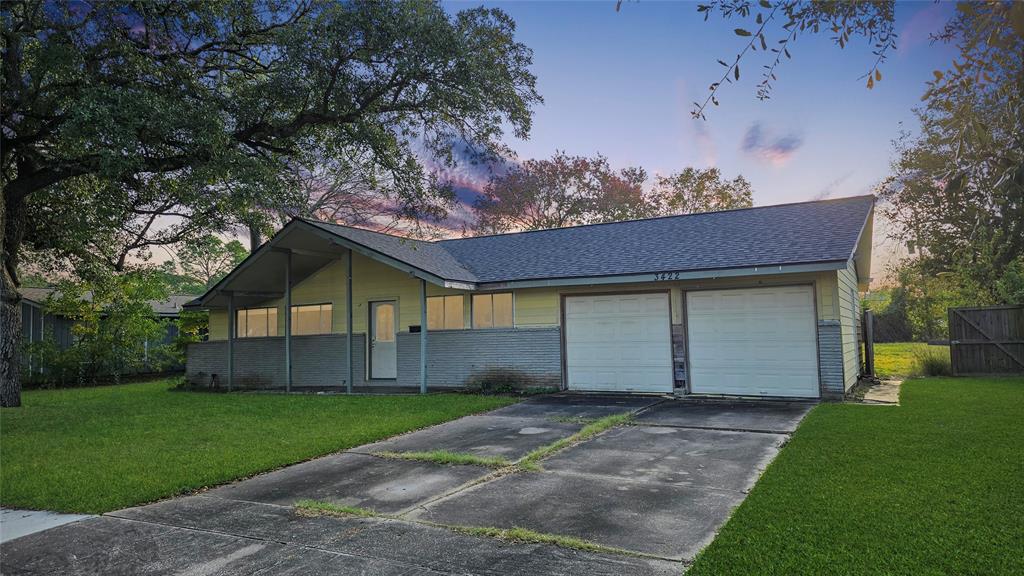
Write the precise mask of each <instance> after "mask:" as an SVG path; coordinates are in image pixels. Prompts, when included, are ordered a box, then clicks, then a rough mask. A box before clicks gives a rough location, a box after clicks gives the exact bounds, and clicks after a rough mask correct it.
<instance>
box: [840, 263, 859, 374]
mask: <svg viewBox="0 0 1024 576" xmlns="http://www.w3.org/2000/svg"><path fill="white" fill-rule="evenodd" d="M836 279H837V280H838V285H837V291H836V292H837V302H838V308H839V323H840V326H841V328H842V335H843V371H844V372H845V376H846V377H845V380H846V387H847V388H849V387H850V386H852V385H853V384H855V383H856V382H857V377H858V376H859V375H860V356H859V354H858V349H859V348H858V347H859V339H858V337H857V336H858V326H859V322H858V320H859V316H860V295H859V293H858V291H857V272H856V270H855V269H854V265H853V260H852V259H851V260H850V262H849V264H848V265H847V267H846V268H845V269H843V270H839V271H838V272H837V273H836Z"/></svg>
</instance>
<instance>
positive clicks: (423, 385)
mask: <svg viewBox="0 0 1024 576" xmlns="http://www.w3.org/2000/svg"><path fill="white" fill-rule="evenodd" d="M426 393H427V281H426V280H424V279H422V278H421V279H420V394H426Z"/></svg>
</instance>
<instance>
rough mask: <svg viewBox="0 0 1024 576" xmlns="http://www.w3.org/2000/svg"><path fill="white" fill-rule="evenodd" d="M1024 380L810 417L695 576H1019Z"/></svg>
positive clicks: (827, 409)
mask: <svg viewBox="0 0 1024 576" xmlns="http://www.w3.org/2000/svg"><path fill="white" fill-rule="evenodd" d="M1022 518H1024V379H1021V378H987V379H982V378H973V379H967V378H926V379H915V380H909V381H907V382H906V383H904V384H903V386H902V398H901V405H900V406H893V407H889V406H886V407H879V406H865V405H856V404H823V405H821V406H818V407H817V408H815V409H814V410H813V411H812V412H811V413H810V414H809V415H808V416H807V418H806V419H805V420H804V422H803V424H801V426H800V428H799V429H798V430H797V432H796V433H795V434H794V435H793V438H792V439H791V440H790V442H789V443H788V444H787V445H786V447H785V448H784V449H783V450H782V451H781V453H780V454H779V456H778V458H777V459H776V460H775V462H773V463H772V464H771V466H769V468H768V470H767V471H766V472H765V474H764V476H762V478H761V480H760V481H759V482H758V483H757V485H756V486H755V488H754V489H753V491H752V492H751V494H750V495H749V497H748V498H747V500H746V501H745V502H744V503H743V504H742V505H741V506H740V507H739V508H738V509H737V510H736V512H735V514H734V515H733V517H732V518H731V519H730V520H729V522H728V524H726V526H725V527H724V529H723V530H722V532H721V534H719V536H718V538H717V539H716V540H715V541H714V542H713V543H712V544H711V545H710V546H709V547H708V548H707V549H705V550H704V552H702V553H701V554H700V555H699V556H698V558H697V560H696V563H695V565H694V566H693V568H692V569H691V570H690V571H689V572H687V575H688V576H709V575H715V576H728V575H733V574H735V575H744V576H746V575H749V574H759V575H776V574H777V575H791V574H820V575H844V576H845V575H856V574H865V575H866V574H893V575H895V574H915V575H916V574H922V575H933V574H934V575H939V574H957V575H973V574H977V575H979V576H980V575H999V574H1007V575H1009V574H1024V554H1021V550H1024V521H1022V520H1021V519H1022Z"/></svg>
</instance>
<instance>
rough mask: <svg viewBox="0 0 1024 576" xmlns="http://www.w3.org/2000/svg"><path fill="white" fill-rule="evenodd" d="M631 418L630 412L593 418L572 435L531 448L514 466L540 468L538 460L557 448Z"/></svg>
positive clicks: (556, 450) (627, 421)
mask: <svg viewBox="0 0 1024 576" xmlns="http://www.w3.org/2000/svg"><path fill="white" fill-rule="evenodd" d="M632 419H633V414H632V413H630V412H623V413H621V414H612V415H611V416H605V417H604V418H598V419H597V420H594V421H593V422H591V423H590V424H587V425H586V426H584V427H583V428H581V429H580V431H579V432H577V433H575V434H573V435H572V436H569V437H567V438H562V439H561V440H556V441H554V442H552V443H551V444H548V445H547V446H541V447H540V448H537V449H535V450H533V451H532V452H530V453H529V454H527V455H526V456H524V457H523V458H522V459H520V460H519V462H517V463H516V466H517V467H519V468H521V469H523V470H529V471H534V472H536V471H538V470H540V469H541V466H540V461H541V460H543V459H544V458H547V457H548V456H550V455H552V454H554V453H555V452H558V451H559V450H562V449H563V448H567V447H569V446H572V445H573V444H576V443H579V442H582V441H584V440H587V439H588V438H592V437H594V436H597V435H598V434H600V433H601V432H604V431H605V430H607V429H609V428H614V427H615V426H621V425H622V424H627V423H629V421H630V420H632Z"/></svg>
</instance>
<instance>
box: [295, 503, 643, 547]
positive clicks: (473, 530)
mask: <svg viewBox="0 0 1024 576" xmlns="http://www.w3.org/2000/svg"><path fill="white" fill-rule="evenodd" d="M295 510H296V511H297V512H298V513H299V514H301V515H303V516H342V517H348V516H356V517H360V518H382V519H387V520H394V521H397V522H412V523H414V524H422V525H424V526H431V527H434V528H444V529H445V530H450V531H452V532H457V533H459V534H467V535H470V536H482V537H486V538H494V539H497V540H503V541H506V542H527V543H534V544H552V545H554V546H559V547H562V548H570V549H573V550H585V551H587V552H600V553H605V554H620V555H625V556H644V554H639V553H636V552H632V551H629V550H623V549H622V548H614V547H611V546H604V545H602V544H598V543H596V542H591V541H589V540H584V539H582V538H575V537H572V536H562V535H560V534H546V533H543V532H536V531H534V530H530V529H527V528H493V527H479V526H456V525H451V524H439V523H436V522H428V521H425V520H407V519H400V518H396V517H394V516H388V515H386V514H379V513H377V512H374V511H373V510H367V509H366V508H357V507H355V506H341V505H338V504H331V503H330V502H322V501H319V500H300V501H298V502H296V503H295Z"/></svg>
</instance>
